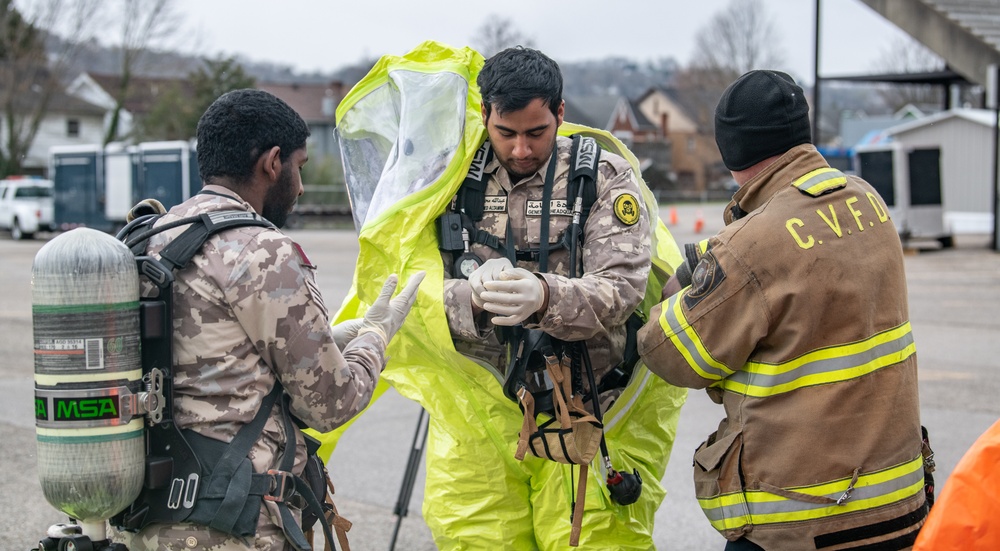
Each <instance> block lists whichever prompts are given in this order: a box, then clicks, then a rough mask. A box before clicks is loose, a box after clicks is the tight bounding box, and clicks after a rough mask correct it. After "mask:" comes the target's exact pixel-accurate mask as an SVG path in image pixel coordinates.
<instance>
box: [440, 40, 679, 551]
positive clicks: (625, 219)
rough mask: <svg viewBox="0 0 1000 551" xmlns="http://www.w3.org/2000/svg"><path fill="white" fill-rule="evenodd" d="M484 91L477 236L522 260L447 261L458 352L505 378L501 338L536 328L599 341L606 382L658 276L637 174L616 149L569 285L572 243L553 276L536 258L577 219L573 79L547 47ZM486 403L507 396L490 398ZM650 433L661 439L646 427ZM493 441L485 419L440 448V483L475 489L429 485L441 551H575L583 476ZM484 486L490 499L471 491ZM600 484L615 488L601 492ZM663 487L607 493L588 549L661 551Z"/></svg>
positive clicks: (468, 423) (490, 69) (484, 254)
mask: <svg viewBox="0 0 1000 551" xmlns="http://www.w3.org/2000/svg"><path fill="white" fill-rule="evenodd" d="M477 82H478V84H479V87H480V90H481V92H482V97H483V103H482V116H483V121H484V124H485V126H486V127H487V132H488V137H489V140H490V142H491V146H492V148H493V151H494V154H495V157H494V158H493V160H492V161H491V162H489V163H488V164H487V165H486V167H485V170H486V172H487V173H488V175H489V177H488V183H487V186H486V189H485V204H484V211H485V212H484V217H483V219H482V221H481V222H480V223H478V224H477V225H476V227H477V228H478V229H479V230H483V231H485V232H488V233H489V234H492V235H493V236H497V237H498V238H499V242H500V243H501V244H502V245H503V246H504V247H514V248H515V249H516V250H517V251H518V252H519V253H518V256H517V258H518V260H517V262H516V263H515V264H512V263H511V262H510V260H508V259H507V258H506V257H505V255H504V254H502V253H501V252H499V251H498V250H496V249H494V248H490V247H488V246H485V245H483V244H480V243H472V244H471V248H470V252H472V253H474V254H475V255H476V256H478V257H479V259H481V260H483V261H484V262H482V264H481V265H480V266H479V267H478V268H477V269H476V270H475V271H474V272H472V273H471V275H469V277H468V279H465V278H454V279H448V277H449V274H453V273H454V272H453V266H452V262H453V258H452V255H451V254H450V253H445V255H444V262H445V274H446V276H445V277H446V279H445V282H444V306H445V313H446V316H447V318H448V323H449V326H450V330H451V334H452V337H453V339H454V343H455V348H456V349H457V350H458V351H459V352H462V353H463V354H465V355H467V356H469V357H471V358H472V359H474V360H475V361H477V363H479V364H480V365H483V366H484V368H486V369H490V370H493V371H494V375H495V376H496V377H497V378H498V379H500V380H503V378H504V374H505V371H506V369H507V368H508V366H507V360H508V359H507V350H506V349H505V346H504V345H503V344H501V342H500V340H499V339H498V333H499V332H500V330H501V329H503V328H509V327H510V326H515V325H518V324H522V325H523V326H524V327H525V328H529V329H541V330H543V331H544V332H545V333H547V334H548V335H550V336H552V337H554V338H556V339H561V340H564V341H585V342H586V345H587V348H588V350H589V353H590V357H591V360H592V365H593V367H594V371H595V375H596V380H597V381H598V382H600V381H601V378H602V377H603V376H604V375H605V374H606V373H607V372H608V371H609V370H610V369H611V368H612V367H614V366H616V365H617V364H618V363H620V362H621V360H622V356H623V351H624V348H625V336H626V330H625V322H626V320H627V319H628V317H629V315H630V314H632V312H633V311H635V309H636V307H637V306H638V305H639V303H640V301H641V300H642V298H643V294H644V292H645V288H646V278H647V275H648V273H649V270H650V235H649V220H648V217H647V213H646V208H645V204H644V203H643V201H642V200H641V199H640V198H641V195H640V188H639V184H638V182H637V180H636V177H635V174H633V172H632V169H631V166H630V165H629V164H628V162H627V161H625V160H624V159H623V158H621V157H619V156H617V155H614V154H611V153H609V152H602V154H601V157H600V163H599V166H598V174H597V182H596V196H597V197H596V201H595V202H594V203H593V207H592V210H591V212H590V215H589V218H588V219H587V222H586V226H585V228H584V231H583V236H582V239H581V241H580V243H579V244H578V247H579V249H578V256H577V259H578V261H579V259H580V258H582V263H583V273H579V269H577V273H576V276H577V277H575V278H570V277H568V276H569V273H570V266H569V253H568V251H567V250H566V249H565V248H561V249H555V250H552V251H551V252H550V254H549V256H548V269H547V270H546V271H545V272H539V265H538V255H537V254H535V255H530V258H529V257H528V256H529V254H528V251H536V252H537V251H538V250H539V247H540V246H546V245H547V244H556V243H558V242H559V241H560V240H562V238H563V234H564V233H565V232H566V230H567V227H568V226H569V225H570V223H571V222H572V212H571V211H572V201H567V185H568V172H569V160H570V146H571V140H570V139H569V138H565V137H561V136H560V137H557V129H558V127H559V125H560V124H562V122H563V113H564V105H563V101H562V76H561V74H560V71H559V67H558V65H557V64H556V63H555V62H554V61H552V60H551V59H549V58H548V57H546V56H545V55H544V54H542V53H541V52H538V51H535V50H532V49H528V48H520V47H518V48H512V49H508V50H505V51H503V52H500V53H498V54H496V55H495V56H493V57H492V58H490V59H489V60H487V62H486V64H485V65H484V67H483V69H482V71H481V72H480V74H479V76H478V79H477ZM553 151H554V152H555V157H554V158H553ZM553 162H554V163H556V166H555V172H554V179H553V184H552V192H551V202H550V205H549V206H550V209H549V210H550V216H549V227H548V243H547V244H543V243H541V239H542V235H543V232H542V224H543V217H542V211H543V208H542V201H543V188H544V184H545V180H546V173H547V171H548V168H549V164H550V163H553ZM508 224H509V232H508ZM508 236H512V238H513V240H512V241H511V240H510V239H508ZM588 388H589V386H588ZM468 390H469V391H470V392H481V391H476V390H475V389H471V388H470V389H468ZM618 393H620V389H612V390H609V391H607V392H606V393H605V394H604V395H602V400H601V401H602V402H603V403H605V407H606V406H607V404H608V403H610V402H611V401H612V400H613V398H614V397H615V396H617V394H618ZM476 399H477V400H491V399H493V398H492V397H491V396H489V395H486V394H482V395H480V396H477V397H476ZM485 407H486V408H487V409H491V408H489V406H485ZM588 407H589V402H588ZM514 411H516V410H514ZM484 417H485V416H484ZM434 427H435V424H434V423H432V430H434ZM647 429H649V430H652V431H655V430H656V428H655V427H653V428H649V427H642V426H636V427H634V431H639V432H642V431H646V430H647ZM489 434H490V433H489V431H488V429H487V428H485V427H484V426H482V422H481V420H480V419H468V420H461V421H460V422H459V423H457V424H456V425H449V437H451V438H453V439H455V440H456V446H454V447H453V450H452V452H450V453H448V454H447V455H444V454H439V455H435V454H434V452H435V450H433V449H431V450H429V451H428V462H427V469H428V471H429V474H428V479H429V480H431V479H438V478H437V476H434V475H432V474H431V473H433V472H434V471H436V470H437V471H441V472H445V473H449V476H451V477H452V478H453V479H456V480H460V481H461V484H458V483H456V484H454V485H447V486H446V485H442V484H438V485H434V486H429V487H428V488H427V489H426V490H425V492H426V494H427V495H426V499H425V510H424V517H425V519H426V520H427V523H428V525H429V526H430V528H431V530H432V532H433V534H434V538H435V542H436V544H437V545H438V547H439V548H441V549H456V548H461V549H501V548H508V549H528V548H541V549H555V548H563V547H565V545H566V542H567V537H568V536H567V535H568V533H569V530H570V523H569V521H568V519H569V516H570V515H569V509H568V507H569V504H570V500H571V499H573V498H572V496H571V493H572V492H571V490H570V488H571V487H573V482H572V480H573V478H572V477H573V476H574V474H573V473H574V472H575V471H573V470H571V469H570V468H569V466H567V465H561V464H557V463H554V462H551V461H547V460H543V459H539V458H535V457H531V456H528V457H527V458H525V461H523V462H517V461H514V460H513V458H512V455H513V448H512V446H513V444H514V443H516V439H517V435H516V434H510V435H506V436H507V437H508V441H507V442H504V443H503V444H504V445H505V447H499V446H497V445H496V443H495V442H491V441H490V436H489ZM655 437H656V436H653V438H655ZM609 446H614V442H609ZM666 459H667V458H666V457H663V458H662V461H663V463H665V462H666ZM577 474H578V472H577ZM438 476H440V475H438ZM470 486H472V487H478V488H480V489H481V491H479V492H470V491H469V488H470ZM590 486H591V488H594V487H597V488H599V489H600V490H603V487H602V486H603V485H601V484H591V485H590ZM652 486H655V489H650V490H649V491H644V494H643V496H642V498H641V499H640V501H639V503H637V504H635V505H633V506H631V507H630V508H628V509H626V508H624V507H618V506H616V505H613V504H611V503H610V502H609V501H608V500H607V498H606V496H602V498H600V499H597V498H593V501H591V499H588V500H587V502H588V505H587V511H586V514H585V515H584V520H583V531H582V537H581V546H582V548H592V549H612V548H614V549H628V548H631V547H630V539H631V540H636V539H638V540H639V541H640V543H639V545H637V547H638V548H642V549H648V548H650V547H651V546H652V518H653V513H654V512H655V510H656V508H657V507H658V505H659V503H660V500H661V499H662V497H663V492H662V490H661V489H659V486H658V484H656V481H655V480H654V481H652ZM590 493H591V492H588V494H590ZM593 493H594V494H597V493H599V491H598V490H597V489H595V490H594V491H593ZM633 508H634V509H633ZM639 511H641V512H639ZM456 512H457V513H458V514H456ZM497 519H501V522H497Z"/></svg>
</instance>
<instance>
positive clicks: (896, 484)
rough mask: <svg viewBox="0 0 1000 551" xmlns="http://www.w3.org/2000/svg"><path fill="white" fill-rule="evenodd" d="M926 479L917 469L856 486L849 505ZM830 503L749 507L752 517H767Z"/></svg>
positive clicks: (788, 501) (784, 501) (773, 503)
mask: <svg viewBox="0 0 1000 551" xmlns="http://www.w3.org/2000/svg"><path fill="white" fill-rule="evenodd" d="M923 478H924V471H923V469H917V470H914V471H911V472H909V473H907V474H905V475H902V476H900V477H897V478H894V479H892V480H887V481H885V482H880V483H877V484H872V485H869V486H862V487H857V486H855V488H854V491H853V493H852V494H851V498H850V500H849V501H847V503H850V502H851V501H862V500H866V499H872V498H877V497H881V496H885V495H889V494H891V493H893V492H897V491H899V490H902V489H904V488H907V487H909V486H912V485H914V484H917V483H918V482H920V481H921V480H923ZM843 493H844V492H843V491H837V492H833V493H829V494H824V495H825V496H826V497H828V498H830V499H832V500H835V501H836V500H837V498H839V497H840V496H841V495H843ZM832 505H833V504H830V503H809V502H807V501H794V500H791V499H783V498H782V499H781V501H767V502H763V503H754V502H753V501H750V502H749V503H748V506H749V507H750V514H751V515H767V514H771V513H794V512H796V511H811V510H814V509H824V508H827V507H830V506H832Z"/></svg>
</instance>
